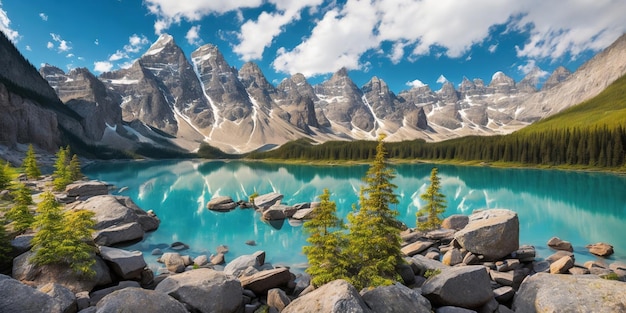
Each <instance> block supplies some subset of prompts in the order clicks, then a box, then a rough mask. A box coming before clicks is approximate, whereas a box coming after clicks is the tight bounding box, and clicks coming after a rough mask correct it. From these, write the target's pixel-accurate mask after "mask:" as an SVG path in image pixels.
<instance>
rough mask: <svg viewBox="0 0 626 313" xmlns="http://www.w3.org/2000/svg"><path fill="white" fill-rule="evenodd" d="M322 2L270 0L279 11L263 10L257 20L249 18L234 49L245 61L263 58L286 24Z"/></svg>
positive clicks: (316, 0)
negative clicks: (303, 11)
mask: <svg viewBox="0 0 626 313" xmlns="http://www.w3.org/2000/svg"><path fill="white" fill-rule="evenodd" d="M322 2H323V0H299V1H284V0H270V3H272V4H274V6H275V7H276V9H277V10H278V11H276V12H273V13H267V12H262V13H261V14H260V15H259V17H258V19H257V20H256V21H252V20H249V21H247V22H246V23H244V24H243V25H242V26H241V32H240V33H239V34H238V35H237V38H238V39H239V41H240V42H239V44H238V45H236V46H235V47H234V49H233V50H234V51H235V53H237V54H239V55H240V56H241V58H242V59H243V60H244V61H249V60H254V59H261V58H262V56H263V51H264V50H265V48H267V47H269V46H270V45H271V44H272V41H273V40H274V38H276V36H278V35H280V34H281V33H282V32H283V31H285V25H288V24H290V23H292V22H293V21H297V20H299V19H300V12H301V11H302V10H303V9H305V8H306V7H316V6H318V5H320V4H322Z"/></svg>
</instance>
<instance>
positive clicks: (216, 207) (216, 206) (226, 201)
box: [206, 196, 237, 211]
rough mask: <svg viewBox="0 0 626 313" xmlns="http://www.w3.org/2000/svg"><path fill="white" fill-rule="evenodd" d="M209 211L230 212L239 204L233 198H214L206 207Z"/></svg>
mask: <svg viewBox="0 0 626 313" xmlns="http://www.w3.org/2000/svg"><path fill="white" fill-rule="evenodd" d="M206 207H207V209H209V210H212V211H230V210H233V209H235V208H236V207H237V203H235V201H233V198H231V197H228V196H219V197H213V198H212V199H211V200H210V201H209V203H207V205H206Z"/></svg>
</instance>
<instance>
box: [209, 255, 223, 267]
mask: <svg viewBox="0 0 626 313" xmlns="http://www.w3.org/2000/svg"><path fill="white" fill-rule="evenodd" d="M224 263H226V259H225V256H224V253H218V254H217V255H213V256H211V264H213V265H219V264H224Z"/></svg>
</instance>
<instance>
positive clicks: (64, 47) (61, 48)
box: [48, 33, 72, 53]
mask: <svg viewBox="0 0 626 313" xmlns="http://www.w3.org/2000/svg"><path fill="white" fill-rule="evenodd" d="M50 36H51V37H52V40H53V41H55V42H57V43H58V46H57V50H58V52H59V53H61V52H67V51H69V50H72V46H70V44H71V42H69V41H67V40H63V38H61V35H59V34H55V33H50ZM52 48H54V44H52V43H51V42H48V49H52Z"/></svg>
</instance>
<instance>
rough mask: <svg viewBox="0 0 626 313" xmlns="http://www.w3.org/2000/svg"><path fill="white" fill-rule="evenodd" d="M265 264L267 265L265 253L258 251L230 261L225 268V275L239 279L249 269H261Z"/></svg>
mask: <svg viewBox="0 0 626 313" xmlns="http://www.w3.org/2000/svg"><path fill="white" fill-rule="evenodd" d="M263 264H265V252H264V251H257V252H255V253H253V254H246V255H242V256H239V257H237V258H235V259H234V260H232V261H230V263H228V264H226V267H224V273H226V274H228V275H233V276H235V277H239V275H241V273H243V272H244V271H245V270H246V269H247V268H248V267H250V266H252V267H254V268H256V269H261V266H262V265H263Z"/></svg>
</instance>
